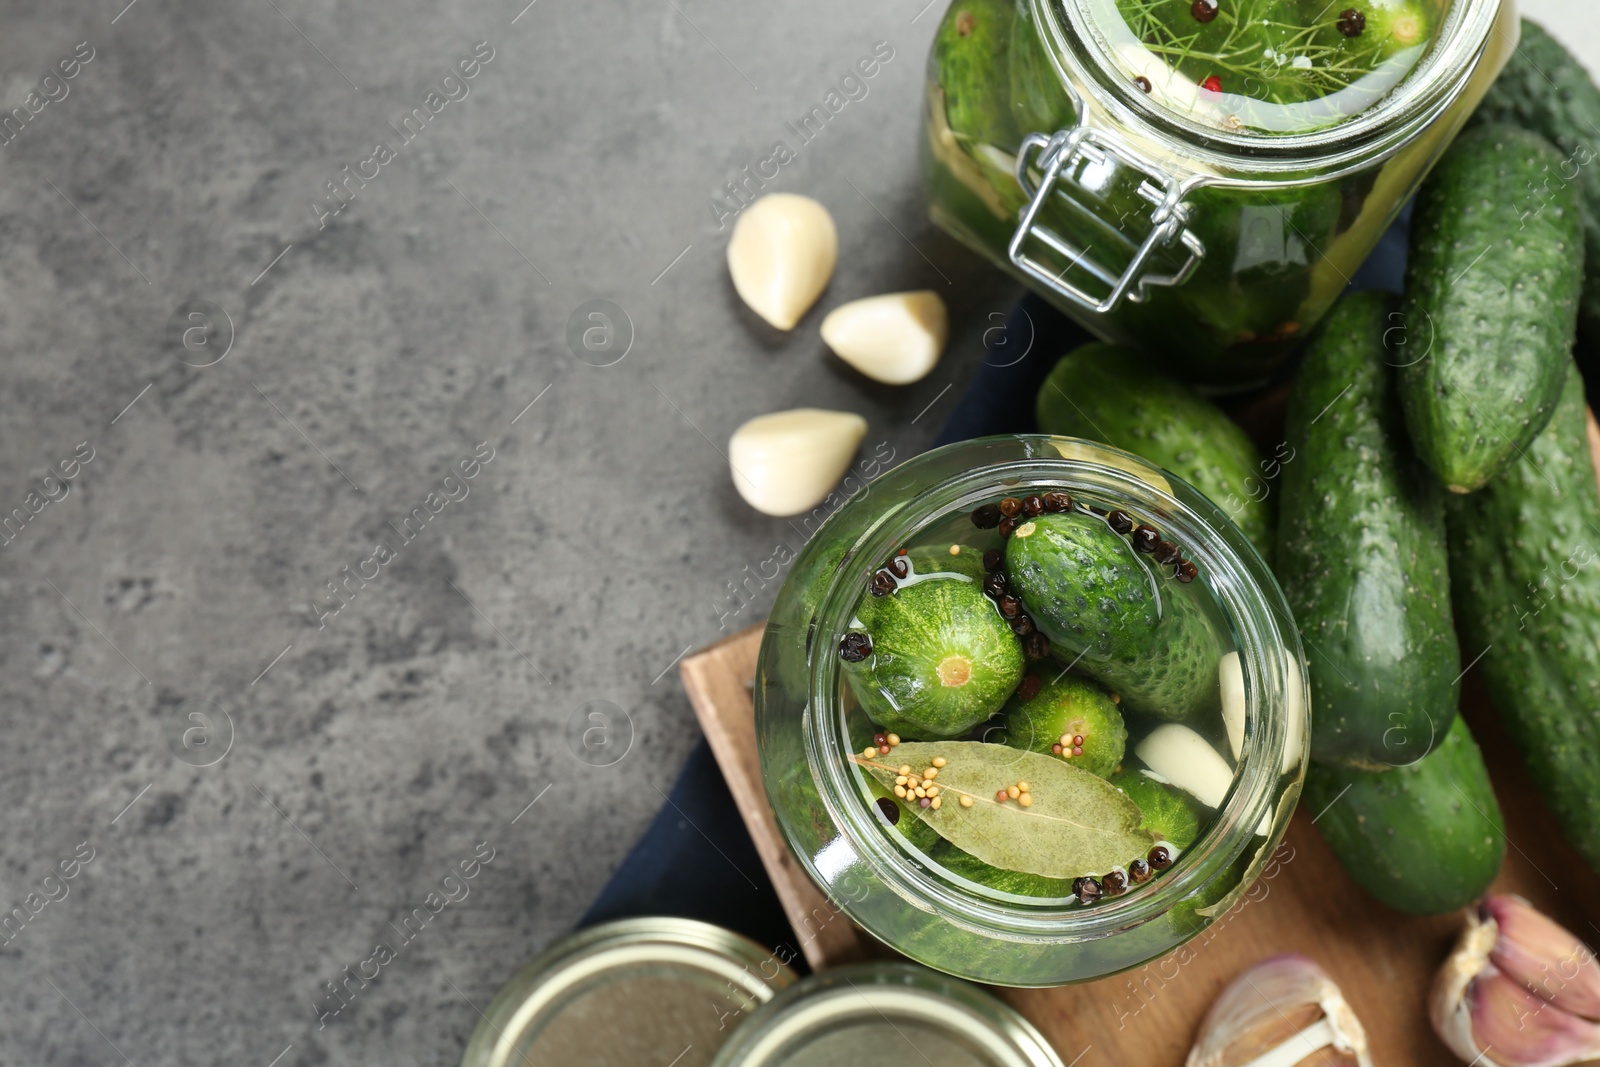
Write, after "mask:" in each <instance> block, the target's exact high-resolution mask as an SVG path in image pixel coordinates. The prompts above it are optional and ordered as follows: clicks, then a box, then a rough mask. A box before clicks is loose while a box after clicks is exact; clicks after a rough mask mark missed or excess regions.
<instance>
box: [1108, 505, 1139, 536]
mask: <svg viewBox="0 0 1600 1067" xmlns="http://www.w3.org/2000/svg"><path fill="white" fill-rule="evenodd" d="M1106 523H1107V525H1109V526H1110V527H1111V529H1112V530H1113V531H1115V532H1116V533H1119V534H1123V535H1126V534H1127V533H1128V532H1129V531H1130V530H1132V529H1133V519H1131V518H1130V517H1129V516H1128V513H1127V512H1126V511H1113V512H1110V513H1109V514H1107V515H1106Z"/></svg>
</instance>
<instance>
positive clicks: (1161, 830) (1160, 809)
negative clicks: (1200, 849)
mask: <svg viewBox="0 0 1600 1067" xmlns="http://www.w3.org/2000/svg"><path fill="white" fill-rule="evenodd" d="M1111 784H1112V785H1114V786H1116V787H1117V788H1118V789H1120V790H1122V791H1123V792H1124V793H1126V794H1127V795H1128V799H1129V800H1131V801H1133V802H1134V803H1135V804H1137V805H1139V813H1140V814H1141V815H1142V816H1143V818H1142V819H1141V820H1140V821H1139V826H1140V827H1141V828H1142V829H1145V830H1149V831H1150V832H1151V833H1152V834H1154V835H1155V836H1156V838H1157V839H1158V840H1161V841H1169V842H1171V843H1172V844H1173V845H1174V846H1175V847H1176V848H1178V849H1185V848H1188V847H1189V846H1190V845H1192V844H1194V839H1195V838H1197V837H1199V836H1200V816H1201V810H1200V804H1199V802H1198V801H1197V800H1195V799H1194V798H1193V797H1191V796H1190V795H1189V794H1188V793H1185V792H1183V791H1182V790H1179V789H1174V788H1173V787H1172V786H1170V785H1164V784H1162V783H1161V782H1158V781H1156V780H1155V779H1154V778H1152V777H1150V776H1149V775H1148V774H1145V773H1144V772H1143V771H1124V772H1123V773H1121V774H1117V775H1113V776H1112V778H1111Z"/></svg>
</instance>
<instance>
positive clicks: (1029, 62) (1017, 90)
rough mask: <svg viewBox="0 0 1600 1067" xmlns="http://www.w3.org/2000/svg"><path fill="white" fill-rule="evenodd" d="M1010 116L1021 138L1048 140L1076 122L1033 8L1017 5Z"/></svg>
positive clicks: (1013, 43)
mask: <svg viewBox="0 0 1600 1067" xmlns="http://www.w3.org/2000/svg"><path fill="white" fill-rule="evenodd" d="M1010 60H1011V79H1010V80H1011V86H1010V88H1011V115H1012V118H1013V119H1014V120H1015V122H1016V127H1017V131H1018V132H1019V133H1021V134H1024V135H1025V134H1030V133H1042V134H1045V135H1046V136H1049V135H1050V134H1053V133H1055V132H1056V131H1057V130H1063V129H1066V128H1068V127H1070V126H1071V125H1072V124H1073V123H1074V121H1075V120H1076V113H1075V112H1074V111H1073V108H1072V98H1071V97H1070V96H1068V95H1067V92H1066V90H1065V89H1063V88H1062V86H1061V76H1060V75H1059V74H1057V73H1056V68H1055V67H1054V66H1052V65H1051V63H1050V53H1049V52H1047V51H1046V50H1045V46H1044V39H1043V38H1042V37H1041V36H1040V32H1039V25H1038V23H1037V22H1036V21H1035V20H1034V17H1033V8H1032V5H1030V4H1018V5H1017V16H1016V21H1015V22H1014V23H1013V24H1012V26H1011V55H1010Z"/></svg>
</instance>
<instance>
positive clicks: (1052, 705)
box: [1003, 674, 1128, 778]
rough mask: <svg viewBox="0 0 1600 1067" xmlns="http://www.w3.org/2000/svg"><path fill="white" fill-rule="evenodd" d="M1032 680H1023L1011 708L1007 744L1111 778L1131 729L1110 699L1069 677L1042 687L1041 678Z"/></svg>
mask: <svg viewBox="0 0 1600 1067" xmlns="http://www.w3.org/2000/svg"><path fill="white" fill-rule="evenodd" d="M1031 677H1033V678H1034V682H1033V683H1030V682H1029V681H1028V679H1026V678H1024V679H1023V683H1022V686H1021V688H1019V689H1018V691H1017V694H1016V696H1014V697H1013V698H1012V699H1011V702H1010V703H1009V704H1007V705H1006V710H1005V713H1004V720H1003V725H1004V730H1005V735H1004V736H1005V743H1006V744H1008V745H1010V746H1011V747H1012V748H1026V749H1028V750H1029V751H1031V752H1038V753H1041V754H1043V755H1047V756H1049V755H1053V756H1060V757H1061V758H1062V759H1064V760H1068V761H1070V762H1071V764H1072V765H1073V766H1074V767H1077V768H1079V769H1081V770H1085V771H1088V772H1089V773H1090V774H1095V775H1099V776H1100V777H1101V778H1106V777H1109V776H1110V775H1111V772H1113V771H1115V770H1116V769H1117V767H1118V766H1119V765H1120V764H1121V763H1122V753H1123V750H1124V749H1125V748H1126V747H1127V744H1128V727H1127V726H1126V725H1125V724H1124V723H1123V721H1122V713H1121V712H1120V711H1118V710H1117V705H1116V704H1115V703H1113V702H1112V700H1111V697H1110V696H1109V695H1107V693H1106V691H1105V690H1104V689H1101V688H1100V687H1099V686H1097V685H1095V684H1094V683H1093V682H1090V681H1085V680H1084V679H1082V678H1074V677H1073V676H1071V675H1069V674H1062V675H1061V677H1059V678H1056V679H1054V680H1052V681H1047V682H1042V683H1041V682H1039V681H1038V676H1037V675H1034V676H1031ZM1030 690H1031V692H1030ZM1024 694H1026V695H1024Z"/></svg>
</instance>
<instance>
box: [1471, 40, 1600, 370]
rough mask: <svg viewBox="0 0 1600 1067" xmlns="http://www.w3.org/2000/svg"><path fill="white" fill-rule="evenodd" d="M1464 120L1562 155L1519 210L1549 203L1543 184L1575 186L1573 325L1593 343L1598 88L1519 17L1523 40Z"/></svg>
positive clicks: (1598, 318) (1599, 229) (1597, 314)
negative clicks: (1497, 125)
mask: <svg viewBox="0 0 1600 1067" xmlns="http://www.w3.org/2000/svg"><path fill="white" fill-rule="evenodd" d="M1471 122H1472V123H1473V124H1475V125H1476V124H1480V123H1486V122H1501V123H1509V124H1510V125H1512V126H1521V127H1522V128H1523V129H1525V130H1532V131H1533V132H1534V133H1537V134H1540V135H1541V136H1543V137H1544V138H1545V140H1547V141H1549V142H1550V143H1551V144H1553V145H1555V146H1556V147H1557V148H1559V149H1560V150H1561V153H1562V155H1563V156H1565V157H1566V158H1565V159H1563V160H1562V161H1561V164H1560V165H1559V166H1558V167H1556V168H1555V169H1554V170H1552V171H1550V172H1549V173H1544V172H1541V173H1540V175H1539V178H1538V184H1537V187H1534V188H1529V189H1525V190H1523V191H1522V194H1521V196H1520V197H1519V199H1518V205H1519V206H1520V207H1521V209H1522V211H1523V212H1525V213H1526V212H1536V211H1538V210H1539V209H1540V206H1541V205H1542V204H1543V203H1544V202H1545V201H1546V200H1547V199H1548V198H1549V189H1550V187H1552V186H1559V185H1563V184H1567V183H1571V182H1576V183H1577V184H1578V187H1579V188H1578V191H1579V194H1580V195H1579V198H1578V202H1579V207H1580V211H1581V214H1582V217H1583V246H1584V251H1585V260H1586V261H1587V263H1588V266H1587V268H1586V270H1585V272H1584V279H1583V297H1582V299H1581V300H1580V301H1579V310H1578V328H1579V329H1580V330H1582V331H1583V335H1584V338H1585V339H1586V340H1588V341H1589V343H1591V344H1600V173H1596V167H1595V166H1594V164H1595V162H1596V159H1595V155H1596V149H1595V140H1594V139H1595V131H1596V130H1597V129H1600V88H1596V87H1595V84H1594V81H1593V80H1592V79H1591V78H1590V77H1589V72H1588V71H1587V70H1585V69H1584V67H1583V64H1582V63H1580V62H1578V58H1577V57H1576V56H1574V55H1573V54H1572V53H1571V52H1569V51H1567V50H1566V48H1565V47H1563V46H1562V44H1561V42H1560V41H1557V40H1556V39H1555V38H1554V37H1552V36H1550V34H1548V33H1546V32H1545V30H1544V27H1542V26H1540V25H1539V24H1538V23H1537V22H1534V21H1532V20H1531V19H1523V20H1522V43H1521V44H1519V45H1518V46H1517V50H1516V53H1515V54H1513V55H1512V57H1511V60H1510V62H1508V63H1507V64H1506V68H1505V70H1503V71H1501V73H1500V78H1499V80H1498V81H1496V82H1495V83H1494V84H1493V85H1492V86H1490V87H1489V92H1488V94H1487V95H1486V96H1484V98H1483V102H1482V103H1481V104H1479V105H1478V110H1477V111H1476V112H1475V113H1474V114H1473V116H1472V119H1471Z"/></svg>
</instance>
